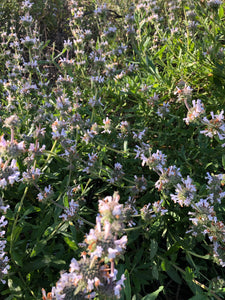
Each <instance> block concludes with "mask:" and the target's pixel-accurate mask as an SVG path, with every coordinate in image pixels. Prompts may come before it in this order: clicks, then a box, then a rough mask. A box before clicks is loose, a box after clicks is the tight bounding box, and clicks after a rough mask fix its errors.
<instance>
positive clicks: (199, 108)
mask: <svg viewBox="0 0 225 300" xmlns="http://www.w3.org/2000/svg"><path fill="white" fill-rule="evenodd" d="M192 105H193V107H192V108H190V109H189V110H188V113H187V117H186V118H184V119H183V120H184V121H185V123H186V124H187V125H188V124H189V123H191V122H194V121H195V120H196V119H198V118H199V117H200V116H201V115H202V114H204V113H205V109H204V105H203V103H202V102H201V100H200V99H198V100H197V101H195V100H193V101H192Z"/></svg>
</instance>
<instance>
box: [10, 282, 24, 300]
mask: <svg viewBox="0 0 225 300" xmlns="http://www.w3.org/2000/svg"><path fill="white" fill-rule="evenodd" d="M20 284H21V282H20V280H19V279H18V278H17V277H11V278H10V279H9V280H8V286H9V289H10V291H11V293H12V294H13V295H14V296H17V297H22V292H21V291H22V289H21V287H20Z"/></svg>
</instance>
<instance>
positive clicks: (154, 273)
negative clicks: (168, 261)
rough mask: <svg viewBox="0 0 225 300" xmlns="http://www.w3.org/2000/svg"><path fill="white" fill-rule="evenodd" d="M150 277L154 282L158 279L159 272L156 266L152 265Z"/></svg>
mask: <svg viewBox="0 0 225 300" xmlns="http://www.w3.org/2000/svg"><path fill="white" fill-rule="evenodd" d="M152 276H153V278H155V279H156V280H158V279H159V271H158V266H157V265H153V267H152Z"/></svg>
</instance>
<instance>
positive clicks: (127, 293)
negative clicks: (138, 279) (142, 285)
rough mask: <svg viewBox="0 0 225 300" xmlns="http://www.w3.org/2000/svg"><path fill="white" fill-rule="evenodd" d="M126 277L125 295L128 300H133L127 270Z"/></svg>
mask: <svg viewBox="0 0 225 300" xmlns="http://www.w3.org/2000/svg"><path fill="white" fill-rule="evenodd" d="M124 275H125V277H126V280H125V282H124V285H125V288H124V293H125V296H126V299H127V300H129V299H131V285H130V275H129V272H128V271H127V270H126V271H125V272H124Z"/></svg>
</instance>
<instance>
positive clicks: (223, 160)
mask: <svg viewBox="0 0 225 300" xmlns="http://www.w3.org/2000/svg"><path fill="white" fill-rule="evenodd" d="M222 165H223V168H224V169H225V155H223V156H222Z"/></svg>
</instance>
